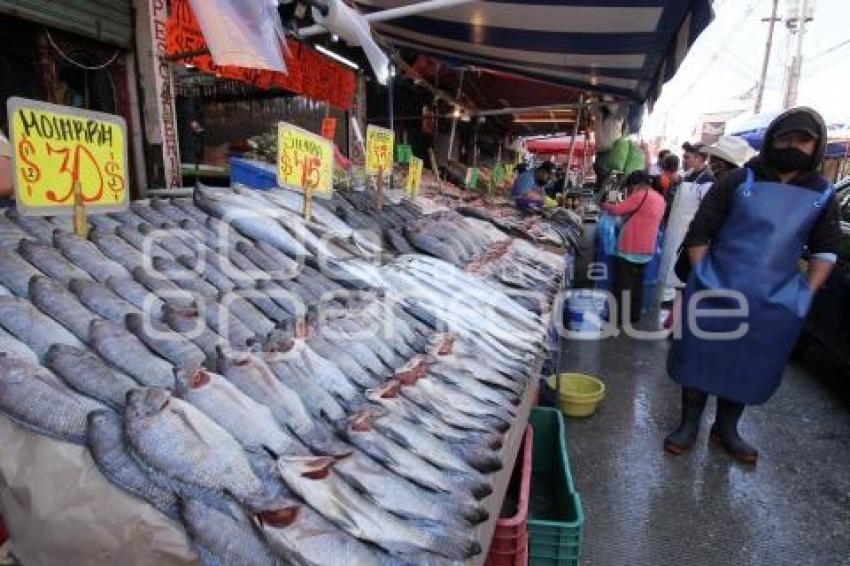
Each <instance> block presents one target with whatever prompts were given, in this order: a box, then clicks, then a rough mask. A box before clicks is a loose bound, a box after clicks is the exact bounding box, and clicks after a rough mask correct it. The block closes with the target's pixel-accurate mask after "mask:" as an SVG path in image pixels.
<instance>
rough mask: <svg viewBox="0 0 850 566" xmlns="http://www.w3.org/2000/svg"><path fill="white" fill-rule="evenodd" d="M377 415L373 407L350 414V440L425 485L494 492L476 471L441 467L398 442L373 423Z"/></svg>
mask: <svg viewBox="0 0 850 566" xmlns="http://www.w3.org/2000/svg"><path fill="white" fill-rule="evenodd" d="M373 419H374V414H373V413H372V411H368V410H364V411H358V412H356V413H353V414H352V415H351V416H350V417H349V421H348V427H347V428H346V429H345V436H346V438H347V439H348V440H349V442H351V443H352V444H354V445H355V446H357V447H358V448H360V449H361V450H363V451H364V452H365V453H366V454H368V455H370V456H371V457H373V458H374V459H376V460H378V461H379V462H381V463H382V464H384V465H385V466H387V467H388V468H389V469H390V470H392V471H393V472H395V473H397V474H398V475H400V476H402V477H404V478H407V479H409V480H410V481H412V482H414V483H416V484H419V485H421V486H422V487H425V488H427V489H432V490H434V491H438V492H443V493H446V494H450V493H455V492H456V491H457V490H458V489H462V490H464V491H468V492H469V493H471V494H472V495H473V496H475V497H477V498H479V499H480V498H482V497H484V496H486V495H489V494H490V493H492V492H493V488H492V487H491V486H490V484H489V483H488V482H486V481H485V480H484V479H483V478H482V477H480V476H479V475H478V474H477V473H475V472H474V471H471V473H469V474H463V473H460V474H459V473H453V472H452V471H450V470H441V469H440V468H437V467H435V466H434V465H432V464H430V463H429V462H428V461H426V460H425V459H423V458H421V457H419V456H418V455H416V454H415V453H414V452H413V451H410V450H409V449H408V448H407V447H402V446H400V445H398V444H396V443H395V442H393V441H392V440H390V439H389V438H387V437H386V436H384V435H383V434H381V433H379V432H377V431H376V430H375V429H374V428H373V427H372V420H373Z"/></svg>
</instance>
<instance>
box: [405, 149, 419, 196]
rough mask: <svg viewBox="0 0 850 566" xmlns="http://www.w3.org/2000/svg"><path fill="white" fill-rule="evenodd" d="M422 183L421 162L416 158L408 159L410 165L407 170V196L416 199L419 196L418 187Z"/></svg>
mask: <svg viewBox="0 0 850 566" xmlns="http://www.w3.org/2000/svg"><path fill="white" fill-rule="evenodd" d="M421 183H422V160H421V159H419V158H418V157H413V156H411V157H410V164H409V165H408V168H407V186H406V187H405V188H406V189H407V196H408V197H409V198H412V199H413V198H416V195H418V194H419V185H420V184H421Z"/></svg>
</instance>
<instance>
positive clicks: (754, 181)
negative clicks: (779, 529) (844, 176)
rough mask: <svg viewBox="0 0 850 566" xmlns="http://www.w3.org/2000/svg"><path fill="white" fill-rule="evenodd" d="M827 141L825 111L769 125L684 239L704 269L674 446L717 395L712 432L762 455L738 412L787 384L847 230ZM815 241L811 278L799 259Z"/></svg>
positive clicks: (690, 312) (682, 353) (688, 303)
mask: <svg viewBox="0 0 850 566" xmlns="http://www.w3.org/2000/svg"><path fill="white" fill-rule="evenodd" d="M825 147H826V126H825V125H824V122H823V119H822V118H821V117H820V115H819V114H818V113H817V112H815V111H814V110H811V109H808V108H795V109H792V110H789V111H787V112H785V113H784V114H782V115H781V116H779V117H778V118H776V119H775V120H774V121H773V122H772V123H771V125H770V127H769V128H768V129H767V131H766V132H765V138H764V143H763V145H762V152H761V155H759V156H757V157H755V158H753V159H751V160H750V161H749V162H747V164H746V165H745V166H744V167H742V168H741V169H738V170H735V171H732V172H730V173H729V174H728V175H727V176H726V177H725V178H724V179H722V180H720V181H718V182H717V183H715V185H714V186H713V187H712V189H711V190H710V191H709V192H708V194H707V195H706V196H705V198H704V199H703V202H702V204H701V205H700V209H699V211H698V212H697V215H696V217H695V218H694V220H693V222H692V223H691V226H690V228H689V230H688V234H687V236H686V238H685V244H684V245H685V248H686V249H687V251H688V257H689V258H690V261H691V265H693V270H692V272H691V274H690V277H689V279H688V285H687V289H686V290H685V296H684V302H683V308H684V311H683V315H682V338H681V339H679V340H675V341H674V343H673V346H672V348H671V350H670V354H669V357H668V360H667V369H668V371H669V373H670V376H671V377H672V378H673V379H674V380H675V381H677V382H678V383H679V384H681V386H682V420H681V424H680V425H679V428H677V429H676V430H675V431H674V432H673V433H671V434H670V435H669V436H667V438H666V439H665V441H664V448H665V450H667V451H668V452H670V453H673V454H681V453H682V452H684V451H686V450H688V449H690V448H691V447H692V446H693V445H694V443H695V442H696V439H697V434H698V432H699V425H700V420H701V416H702V412H703V409H704V407H705V403H706V400H707V398H708V395H715V396H716V397H717V414H716V416H715V420H714V425H713V426H712V427H711V433H710V440H712V441H713V442H716V443H718V444H720V446H721V447H723V448H724V449H725V450H726V451H727V452H728V453H729V454H730V455H731V456H733V457H734V458H735V459H737V460H739V461H741V462H745V463H749V464H755V463H756V461H757V459H758V452H757V450H756V449H755V448H753V447H752V446H751V445H750V444H748V443H747V442H746V441H745V440H743V439H742V438H741V437H740V435H739V434H738V421H739V420H740V418H741V415H742V414H743V411H744V407H745V406H746V405H758V404H761V403H764V402H765V401H767V400H768V399H769V398H770V396H771V395H772V394H773V393H774V391H776V388H777V387H778V386H779V383H780V380H781V377H782V372H783V370H784V368H785V365H786V363H787V361H788V358H789V356H790V354H791V350H792V349H793V347H794V344H795V342H796V341H797V339H798V337H799V334H800V331H801V330H802V326H803V322H804V319H805V317H806V314H807V312H808V310H809V306H810V304H811V300H812V294H813V293H814V292H816V291H817V289H818V288H819V287H820V286H821V285H822V284H823V283H824V281H825V280H826V279H827V277H828V276H829V273H830V271H831V270H832V268H833V265H834V263H835V260H836V252H837V247H838V243H839V241H840V238H841V232H840V227H839V214H838V206H837V203H836V202H835V199H834V198H833V195H834V189H833V187H831V186H830V185H829V184H828V183H827V182H826V181H825V180H824V179H823V178H822V177H821V176H820V175H819V174H818V173H817V169H818V167H819V166H820V163H821V160H822V158H823V154H824V150H825ZM804 248H805V249H807V250H808V253H809V266H808V274H807V276H806V277H804V276H803V275H802V274H801V272H800V267H799V260H800V258H801V256H802V255H803V253H804ZM742 307H744V308H746V309H748V312H747V313H746V314H744V313H743V312H741V311H740V309H741V308H742ZM710 309H713V310H714V311H715V312H714V313H712V314H703V315H701V313H704V312H705V311H706V310H710ZM736 309H738V312H737V313H736ZM724 334H725V336H724Z"/></svg>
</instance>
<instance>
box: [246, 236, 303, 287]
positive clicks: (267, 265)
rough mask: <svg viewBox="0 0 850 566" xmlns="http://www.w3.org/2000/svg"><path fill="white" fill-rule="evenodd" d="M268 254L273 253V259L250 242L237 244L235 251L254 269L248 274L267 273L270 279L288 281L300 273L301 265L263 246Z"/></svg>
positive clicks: (275, 249)
mask: <svg viewBox="0 0 850 566" xmlns="http://www.w3.org/2000/svg"><path fill="white" fill-rule="evenodd" d="M264 247H265V249H266V250H267V251H268V252H269V253H273V254H274V257H271V256H269V255H268V254H267V253H265V252H263V251H262V250H261V249H260V247H259V243H252V242H247V241H244V242H237V243H236V251H237V252H239V253H240V254H242V256H243V257H245V258H247V259H248V260H249V261H250V262H251V263H252V264H253V265H254V268H253V269H252V270H250V271H249V273H251V272H254V271H262V272H264V273H267V274H268V275H269V276H270V277H271V278H272V279H277V280H290V279H293V278H294V277H295V276H296V275H298V273H300V272H301V267H302V266H301V265H299V264H298V263H297V262H296V261H295V260H294V259H292V258H290V257H289V256H287V255H286V254H283V253H281V252H280V251H278V250H277V248H274V247H272V246H264Z"/></svg>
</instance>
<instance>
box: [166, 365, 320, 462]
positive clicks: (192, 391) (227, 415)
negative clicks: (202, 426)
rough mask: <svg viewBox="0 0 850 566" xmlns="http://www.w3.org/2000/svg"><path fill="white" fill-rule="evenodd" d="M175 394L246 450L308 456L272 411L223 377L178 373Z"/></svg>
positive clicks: (194, 372)
mask: <svg viewBox="0 0 850 566" xmlns="http://www.w3.org/2000/svg"><path fill="white" fill-rule="evenodd" d="M175 376H176V381H177V388H176V390H175V391H176V394H177V396H178V397H180V398H181V399H183V400H185V401H188V402H189V403H191V404H192V405H194V406H195V407H197V408H198V409H200V410H201V412H203V413H204V414H206V415H207V416H208V417H209V418H211V419H212V420H213V421H215V422H216V423H217V424H218V425H219V426H221V427H222V428H223V429H224V430H226V431H227V432H229V433H230V434H231V435H233V438H235V439H236V440H238V441H239V443H240V444H241V445H242V446H244V447H245V448H247V449H255V450H256V449H262V448H265V449H267V450H269V451H271V452H272V453H274V454H275V455H283V454H290V455H308V454H309V452H308V451H307V450H306V448H304V445H303V444H301V443H300V442H299V441H298V440H296V439H295V438H293V437H292V436H291V435H290V434H288V433H286V432H284V431H283V429H281V428H280V426H278V423H277V421H275V418H274V416H273V415H272V413H271V411H270V410H269V408H268V407H266V406H265V405H263V404H261V403H258V402H256V401H254V400H253V399H251V398H250V397H248V396H247V395H245V394H244V393H242V391H240V390H239V389H237V388H236V387H235V386H234V385H233V384H231V383H230V382H229V381H227V380H226V379H224V378H223V377H222V376H220V375H217V374H214V373H210V372H207V371H205V370H195V371H190V370H186V369H183V368H180V369H178V370H176V371H175Z"/></svg>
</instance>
